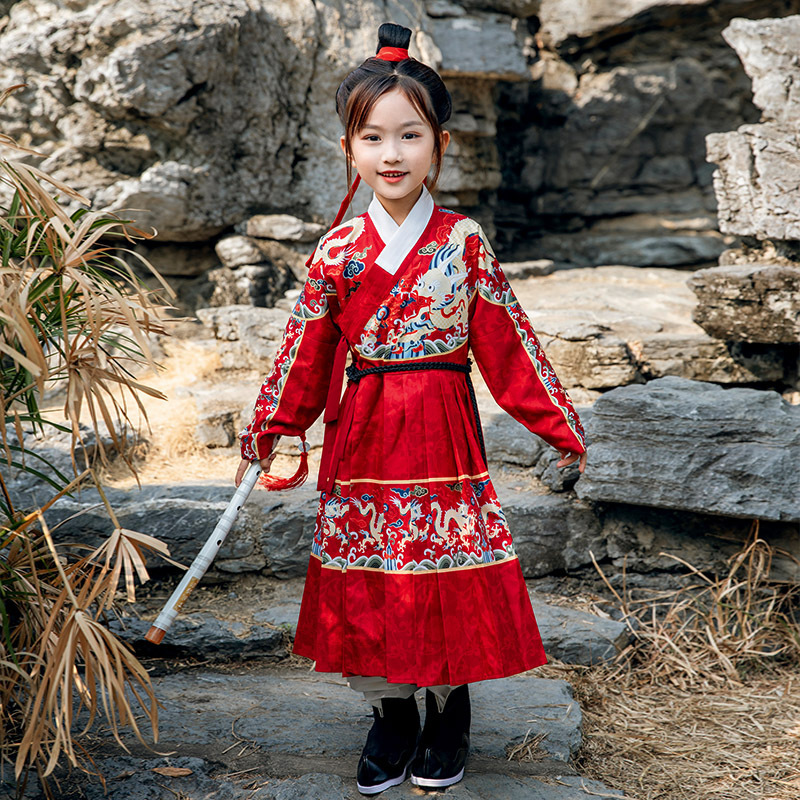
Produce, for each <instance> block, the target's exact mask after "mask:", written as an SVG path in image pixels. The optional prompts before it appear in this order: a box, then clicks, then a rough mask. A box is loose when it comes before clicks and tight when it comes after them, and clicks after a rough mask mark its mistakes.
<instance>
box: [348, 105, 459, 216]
mask: <svg viewBox="0 0 800 800" xmlns="http://www.w3.org/2000/svg"><path fill="white" fill-rule="evenodd" d="M449 142H450V134H449V133H448V132H447V131H443V138H442V153H444V151H445V149H446V148H447V145H448V144H449ZM341 145H342V150H344V146H345V137H344V136H342V138H341ZM351 149H352V152H353V166H355V168H356V169H357V170H358V174H359V175H360V176H361V180H363V181H364V182H365V183H366V184H368V185H369V186H370V187H371V188H372V189H373V191H374V192H375V194H376V195H377V196H378V197H379V198H380V199H382V200H386V201H388V202H389V203H397V202H398V201H402V200H403V199H404V198H408V197H409V195H412V193H413V195H414V199H416V197H417V196H418V195H419V191H418V190H419V187H420V185H421V184H422V182H423V181H424V180H425V178H426V177H427V175H428V171H429V170H430V168H431V164H432V163H433V149H434V134H433V130H432V129H431V126H430V125H429V124H428V123H427V122H426V121H425V120H424V119H423V118H422V117H421V116H420V114H419V112H418V111H417V109H416V108H415V107H414V105H413V103H412V102H411V101H410V100H409V99H408V98H407V97H406V95H405V94H404V93H403V92H402V91H401V90H400V89H392V90H391V91H389V92H386V93H385V94H383V95H381V97H380V98H378V100H377V101H376V103H375V105H374V106H373V107H372V110H371V111H370V114H369V117H368V118H367V122H366V124H365V125H364V127H363V128H362V129H361V130H360V131H359V132H358V133H357V134H356V135H355V137H354V139H353V141H352V143H351Z"/></svg>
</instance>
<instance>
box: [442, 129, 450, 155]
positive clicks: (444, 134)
mask: <svg viewBox="0 0 800 800" xmlns="http://www.w3.org/2000/svg"><path fill="white" fill-rule="evenodd" d="M449 144H450V131H445V130H442V155H444V152H445V150H447V145H449Z"/></svg>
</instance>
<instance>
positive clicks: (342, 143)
mask: <svg viewBox="0 0 800 800" xmlns="http://www.w3.org/2000/svg"><path fill="white" fill-rule="evenodd" d="M339 144H340V145H341V146H342V152H343V153H344V154H345V157H347V148H346V147H345V138H344V136H340V137H339ZM350 163H351V164H352V165H353V166H354V167H355V165H356V162H355V161H353V159H352V158H351V159H350Z"/></svg>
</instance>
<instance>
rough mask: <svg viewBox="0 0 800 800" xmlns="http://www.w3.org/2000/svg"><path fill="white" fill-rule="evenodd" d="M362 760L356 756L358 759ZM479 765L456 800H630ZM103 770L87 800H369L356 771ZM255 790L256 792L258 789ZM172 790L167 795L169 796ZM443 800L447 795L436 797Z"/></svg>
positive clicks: (148, 764)
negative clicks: (289, 774) (103, 779)
mask: <svg viewBox="0 0 800 800" xmlns="http://www.w3.org/2000/svg"><path fill="white" fill-rule="evenodd" d="M357 757H358V754H355V755H354V758H356V759H357ZM474 763H475V762H474V760H471V761H470V762H469V763H468V765H467V770H466V774H465V776H464V779H463V780H462V781H461V782H460V783H458V784H456V785H455V786H452V787H450V788H448V789H447V797H448V798H450V800H597V798H603V797H606V798H612V797H620V798H621V797H624V796H625V795H623V794H622V793H620V792H615V791H613V790H611V789H609V788H608V787H606V786H604V785H603V784H602V783H600V782H599V781H592V780H588V779H586V778H581V777H579V776H577V775H554V776H552V777H548V778H546V779H541V778H535V777H530V776H526V775H514V774H498V773H484V772H478V771H477V770H476V769H475V767H474ZM165 767H172V768H178V769H183V770H190V771H191V772H190V774H188V775H183V776H180V777H168V776H164V775H162V774H159V773H158V772H156V771H155V770H157V769H163V768H165ZM101 769H104V770H106V771H107V773H108V774H109V775H111V776H112V777H111V779H110V780H108V793H107V794H105V793H103V791H102V789H101V788H100V787H99V786H94V785H92V786H87V787H86V788H85V789H84V791H85V795H84V797H85V798H86V800H154V798H158V800H161V798H164V800H168V799H170V800H171V799H172V798H214V800H217V799H218V798H219V800H222V799H223V798H224V800H363V798H364V795H362V794H360V793H359V792H358V790H357V789H356V783H355V768H354V767H353V768H352V769H351V770H350V774H348V775H346V776H341V775H337V774H330V773H324V772H310V773H306V774H303V775H300V777H296V778H295V777H293V778H264V777H262V776H260V775H258V773H256V772H247V773H246V774H244V775H242V774H241V773H238V774H237V772H236V771H232V775H231V776H230V777H227V776H226V775H224V774H223V775H222V776H221V777H217V775H218V774H219V765H218V764H216V763H215V762H212V761H206V760H203V759H202V758H195V757H186V756H183V757H179V758H173V757H171V758H157V759H149V760H146V761H140V760H137V759H135V758H132V757H122V758H114V759H107V760H105V761H103V762H101ZM254 787H255V788H254ZM165 790H166V791H165ZM423 794H424V793H423V792H422V791H421V790H419V789H418V788H416V787H415V786H412V785H411V783H410V781H406V782H405V783H403V784H401V785H400V786H394V787H392V788H390V789H387V790H386V791H384V792H382V793H381V794H380V795H378V796H379V797H381V798H385V800H412V798H413V799H414V800H419V798H420V797H421V796H423ZM430 794H431V796H436V797H439V796H441V793H439V792H435V793H430Z"/></svg>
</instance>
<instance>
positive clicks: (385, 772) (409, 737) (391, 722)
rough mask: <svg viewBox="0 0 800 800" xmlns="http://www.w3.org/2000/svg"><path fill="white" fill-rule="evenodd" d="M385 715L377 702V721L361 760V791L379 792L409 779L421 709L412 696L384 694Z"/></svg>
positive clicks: (358, 778)
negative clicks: (401, 696) (388, 695)
mask: <svg viewBox="0 0 800 800" xmlns="http://www.w3.org/2000/svg"><path fill="white" fill-rule="evenodd" d="M381 703H382V704H383V716H381V715H380V712H379V711H378V709H377V708H376V707H375V706H373V708H372V713H373V716H374V717H375V721H374V722H373V723H372V728H370V731H369V734H368V736H367V742H366V744H365V745H364V750H363V751H362V753H361V758H360V759H359V761H358V772H357V777H356V780H357V784H358V791H359V792H361V794H377V793H378V792H382V791H383V790H384V789H388V788H389V787H390V786H396V785H397V784H398V783H402V782H403V781H404V780H405V779H406V773H407V772H408V766H409V764H410V763H411V759H412V758H413V757H414V751H415V749H416V746H417V739H418V738H419V711H418V710H417V701H416V699H415V698H414V695H413V694H412V695H411V697H408V698H406V699H405V700H401V699H399V698H397V697H384V698H383V699H382V700H381Z"/></svg>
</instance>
